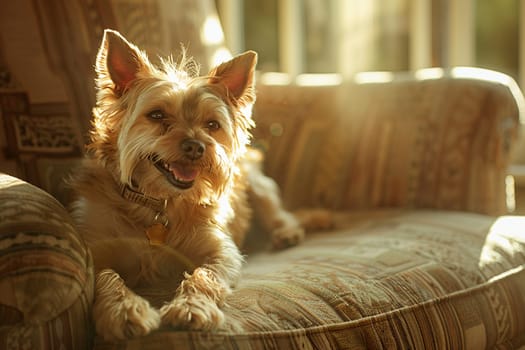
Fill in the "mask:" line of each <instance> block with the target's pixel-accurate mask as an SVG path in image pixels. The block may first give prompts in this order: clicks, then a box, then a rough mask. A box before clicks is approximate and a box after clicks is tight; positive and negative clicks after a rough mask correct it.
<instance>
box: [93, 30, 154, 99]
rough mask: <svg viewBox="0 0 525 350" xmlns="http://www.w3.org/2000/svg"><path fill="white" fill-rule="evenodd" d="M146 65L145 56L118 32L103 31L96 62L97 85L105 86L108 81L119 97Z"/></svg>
mask: <svg viewBox="0 0 525 350" xmlns="http://www.w3.org/2000/svg"><path fill="white" fill-rule="evenodd" d="M148 64H149V63H148V59H147V57H146V56H145V54H143V53H142V52H141V51H140V50H139V49H138V48H137V47H136V46H135V45H133V44H131V43H130V42H128V41H127V40H126V39H125V38H124V37H123V36H122V35H121V34H120V33H119V32H117V31H114V30H111V29H106V30H105V31H104V37H103V39H102V44H101V45H100V49H99V51H98V54H97V62H96V69H97V75H98V80H99V85H105V86H107V83H108V81H107V79H110V80H111V82H112V83H113V84H114V92H115V94H116V95H118V96H120V95H122V93H123V92H124V91H126V90H127V89H128V88H129V86H130V85H131V83H132V82H133V81H134V80H135V79H136V78H137V73H138V72H140V71H141V70H142V69H145V68H146V67H147V66H148ZM104 82H105V83H106V84H104ZM100 83H101V84H100Z"/></svg>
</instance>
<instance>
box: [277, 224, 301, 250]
mask: <svg viewBox="0 0 525 350" xmlns="http://www.w3.org/2000/svg"><path fill="white" fill-rule="evenodd" d="M303 239H304V230H303V229H302V228H301V227H298V226H290V227H281V228H278V229H275V230H274V231H273V232H272V245H273V247H274V248H275V249H284V248H288V247H292V246H295V245H297V244H299V243H301V242H302V241H303Z"/></svg>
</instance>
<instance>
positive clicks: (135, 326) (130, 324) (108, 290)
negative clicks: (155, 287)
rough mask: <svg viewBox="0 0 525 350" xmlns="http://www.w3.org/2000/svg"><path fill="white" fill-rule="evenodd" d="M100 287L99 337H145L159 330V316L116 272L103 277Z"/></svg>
mask: <svg viewBox="0 0 525 350" xmlns="http://www.w3.org/2000/svg"><path fill="white" fill-rule="evenodd" d="M96 287H97V291H96V292H97V294H96V297H95V303H94V305H93V318H94V321H95V329H96V331H97V334H99V335H100V336H101V337H102V338H103V339H104V340H106V341H115V340H122V339H126V338H132V337H137V336H143V335H146V334H148V333H150V332H151V331H152V330H155V329H157V328H158V327H159V325H160V315H159V312H158V311H157V310H156V309H154V308H152V307H151V306H150V304H149V302H148V301H147V300H145V299H143V298H142V297H140V296H138V295H136V294H135V293H134V292H133V291H131V290H130V289H128V288H127V287H126V286H125V285H124V283H123V281H122V279H121V278H120V277H119V276H118V275H117V274H116V273H115V272H111V271H109V270H108V271H105V273H103V274H101V275H99V276H98V278H97V285H96Z"/></svg>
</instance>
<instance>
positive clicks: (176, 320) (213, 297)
mask: <svg viewBox="0 0 525 350" xmlns="http://www.w3.org/2000/svg"><path fill="white" fill-rule="evenodd" d="M217 235H220V236H222V238H220V239H217V241H216V242H217V243H216V244H218V245H220V248H219V249H216V252H215V253H211V254H207V256H208V260H207V261H208V263H207V264H205V265H203V266H201V267H198V268H196V269H195V270H194V271H193V273H192V274H191V275H190V274H185V279H184V280H183V281H182V282H181V284H180V286H179V288H178V289H177V291H176V294H175V297H174V299H173V300H172V301H171V302H169V303H168V304H166V305H164V306H163V307H162V308H161V309H160V313H161V318H162V323H163V324H165V325H168V326H172V327H181V328H186V329H194V330H216V329H223V330H237V331H238V330H240V326H239V325H238V324H236V323H234V321H233V320H225V317H224V314H223V312H222V310H221V309H220V307H221V306H222V305H223V304H224V300H225V298H226V296H228V295H229V294H230V293H231V287H232V286H233V285H234V284H235V283H236V281H237V279H238V278H239V275H240V271H241V267H242V262H243V258H242V256H241V254H240V252H239V250H238V249H237V247H236V245H235V243H233V241H232V240H231V239H230V238H229V236H227V235H226V234H225V233H222V232H216V233H215V236H217Z"/></svg>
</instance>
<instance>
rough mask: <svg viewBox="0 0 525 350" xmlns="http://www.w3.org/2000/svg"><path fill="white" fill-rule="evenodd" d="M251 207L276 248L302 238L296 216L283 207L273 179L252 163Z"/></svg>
mask: <svg viewBox="0 0 525 350" xmlns="http://www.w3.org/2000/svg"><path fill="white" fill-rule="evenodd" d="M248 182H249V188H248V190H249V194H250V201H251V204H252V207H253V208H254V212H255V215H256V216H257V219H258V220H259V222H260V223H261V225H262V226H263V229H264V230H265V231H267V232H269V233H270V234H271V239H272V245H273V247H274V248H276V249H282V248H286V247H289V246H294V245H296V244H298V243H300V242H301V241H302V240H303V239H304V229H303V227H302V226H301V224H300V222H299V221H298V220H297V218H296V217H295V216H294V215H293V214H291V213H290V212H288V211H286V210H285V209H284V208H283V205H282V202H281V197H280V193H279V188H278V186H277V184H276V183H275V181H274V180H273V179H271V178H270V177H268V176H266V175H264V174H263V173H262V171H261V169H260V167H259V166H257V165H255V164H253V166H251V167H250V170H249V174H248Z"/></svg>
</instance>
